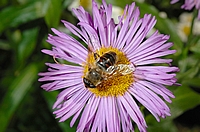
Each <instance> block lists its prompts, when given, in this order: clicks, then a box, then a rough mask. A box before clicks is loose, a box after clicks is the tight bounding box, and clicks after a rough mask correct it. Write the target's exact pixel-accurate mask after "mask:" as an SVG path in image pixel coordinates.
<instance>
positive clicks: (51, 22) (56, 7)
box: [45, 0, 62, 27]
mask: <svg viewBox="0 0 200 132" xmlns="http://www.w3.org/2000/svg"><path fill="white" fill-rule="evenodd" d="M46 2H47V4H48V9H47V12H46V15H45V21H46V24H47V25H48V26H49V27H57V26H58V24H59V22H60V16H61V12H62V2H61V0H46Z"/></svg>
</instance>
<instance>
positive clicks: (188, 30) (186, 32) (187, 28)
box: [183, 26, 190, 36]
mask: <svg viewBox="0 0 200 132" xmlns="http://www.w3.org/2000/svg"><path fill="white" fill-rule="evenodd" d="M183 32H184V33H185V34H186V35H187V36H189V34H190V27H189V26H184V27H183Z"/></svg>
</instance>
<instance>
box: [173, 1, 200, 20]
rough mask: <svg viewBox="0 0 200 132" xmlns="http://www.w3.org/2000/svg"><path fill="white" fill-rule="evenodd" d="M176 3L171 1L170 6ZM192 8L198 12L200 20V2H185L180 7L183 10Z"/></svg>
mask: <svg viewBox="0 0 200 132" xmlns="http://www.w3.org/2000/svg"><path fill="white" fill-rule="evenodd" d="M178 1H179V0H172V1H171V4H174V3H177V2H178ZM193 7H195V8H196V9H197V10H198V19H199V20H200V0H185V3H184V4H183V5H182V6H181V8H182V9H185V10H191V9H192V8H193Z"/></svg>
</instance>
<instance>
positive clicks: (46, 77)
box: [39, 0, 178, 132]
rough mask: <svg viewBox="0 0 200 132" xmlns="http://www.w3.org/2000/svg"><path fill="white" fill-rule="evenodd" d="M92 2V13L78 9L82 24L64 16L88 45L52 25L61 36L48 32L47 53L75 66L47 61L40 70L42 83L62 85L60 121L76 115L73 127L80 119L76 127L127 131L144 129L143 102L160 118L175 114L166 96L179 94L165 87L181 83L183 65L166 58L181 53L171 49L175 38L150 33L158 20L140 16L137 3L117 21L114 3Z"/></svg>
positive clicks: (48, 87)
mask: <svg viewBox="0 0 200 132" xmlns="http://www.w3.org/2000/svg"><path fill="white" fill-rule="evenodd" d="M92 6H93V7H92V13H91V14H89V13H88V12H87V11H85V9H84V8H83V7H81V6H80V7H78V8H77V9H73V13H74V14H75V16H76V17H77V18H78V20H79V22H78V24H77V26H74V25H73V24H71V23H69V22H67V21H64V20H62V22H63V23H64V25H65V27H66V28H67V29H68V30H69V31H70V32H71V33H73V34H74V35H75V36H77V37H78V38H79V39H80V40H81V41H82V42H84V43H85V44H86V45H87V46H86V47H88V48H86V47H84V46H83V45H82V44H81V42H79V41H78V40H76V39H75V38H73V37H72V36H70V35H68V34H66V33H64V32H60V31H58V30H56V29H52V31H53V32H54V33H55V34H56V35H55V36H54V35H49V36H48V39H47V42H49V43H50V44H52V45H53V48H52V50H47V49H44V50H42V52H43V53H46V54H48V55H51V56H53V57H54V58H55V59H62V60H66V61H68V62H72V63H73V64H76V65H69V64H64V63H62V65H61V64H59V63H58V62H56V63H46V65H47V66H48V67H49V69H48V72H43V73H39V75H40V76H41V78H40V79H39V81H42V82H45V84H43V85H42V86H41V87H42V88H43V89H45V90H46V91H54V90H58V89H63V91H61V92H60V94H59V95H58V97H57V100H56V102H55V103H54V105H53V109H55V111H54V114H55V115H56V118H59V119H60V122H63V121H65V120H67V119H69V118H70V117H72V120H71V122H70V126H71V127H72V126H73V125H74V123H75V122H76V121H77V120H78V119H80V120H79V123H78V126H77V131H81V132H82V131H86V132H87V131H91V132H94V131H103V132H105V131H109V132H120V131H125V132H126V131H133V130H134V127H135V126H137V127H138V129H139V131H141V132H145V131H146V128H147V124H146V122H145V119H144V116H143V114H142V112H141V110H140V106H141V105H143V106H144V107H145V108H146V109H147V110H148V111H149V112H150V113H152V115H153V116H154V117H155V118H156V119H157V121H159V120H160V118H159V117H162V118H165V117H166V116H170V109H169V107H168V106H167V105H166V103H165V101H167V102H169V103H171V99H170V98H174V95H173V93H172V92H171V91H169V90H168V89H167V88H166V87H165V86H166V85H168V86H171V85H174V84H176V81H177V79H176V78H175V76H176V74H175V72H177V71H178V68H177V67H173V66H171V64H170V63H171V62H172V59H165V58H162V57H163V56H166V55H169V54H174V53H175V52H176V51H175V50H170V49H169V48H170V47H171V46H173V43H171V42H167V41H168V39H169V36H168V35H164V34H159V32H158V31H155V32H154V33H153V34H152V35H151V36H150V37H147V34H148V33H149V32H150V31H151V30H152V28H153V27H154V25H155V24H156V19H155V17H153V16H152V15H150V14H145V15H144V16H143V17H142V18H140V17H139V16H140V11H139V8H138V7H136V6H135V3H132V4H131V5H127V6H126V7H125V9H124V13H123V14H122V15H121V16H119V17H118V18H119V20H118V22H117V23H116V22H115V21H114V19H113V18H112V17H111V16H112V5H111V4H107V3H106V2H105V1H104V0H103V1H102V5H100V7H98V5H97V3H96V2H95V1H94V0H93V1H92ZM163 63H164V64H165V65H159V64H163ZM154 64H156V65H154Z"/></svg>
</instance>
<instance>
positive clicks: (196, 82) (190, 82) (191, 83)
mask: <svg viewBox="0 0 200 132" xmlns="http://www.w3.org/2000/svg"><path fill="white" fill-rule="evenodd" d="M199 81H200V78H197V77H196V78H191V79H185V80H184V81H183V82H182V84H184V85H188V86H193V87H196V88H198V89H199V90H200V83H199Z"/></svg>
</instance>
